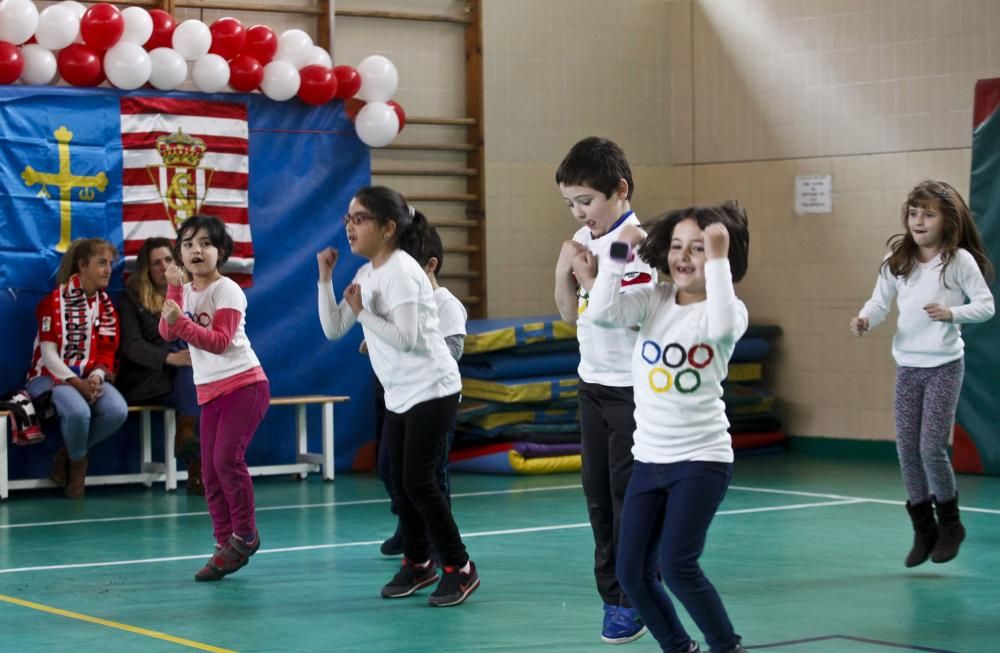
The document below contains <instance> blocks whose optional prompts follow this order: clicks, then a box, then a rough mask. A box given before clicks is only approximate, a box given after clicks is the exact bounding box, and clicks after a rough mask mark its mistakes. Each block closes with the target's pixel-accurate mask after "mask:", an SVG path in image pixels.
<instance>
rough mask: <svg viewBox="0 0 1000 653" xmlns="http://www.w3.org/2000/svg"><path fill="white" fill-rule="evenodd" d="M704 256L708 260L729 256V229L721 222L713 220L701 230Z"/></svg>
mask: <svg viewBox="0 0 1000 653" xmlns="http://www.w3.org/2000/svg"><path fill="white" fill-rule="evenodd" d="M702 235H703V238H704V239H705V258H706V259H708V260H709V261H711V260H713V259H718V258H726V257H727V256H729V230H728V229H726V225H724V224H722V223H721V222H713V223H712V224H710V225H708V226H707V227H705V229H704V231H702Z"/></svg>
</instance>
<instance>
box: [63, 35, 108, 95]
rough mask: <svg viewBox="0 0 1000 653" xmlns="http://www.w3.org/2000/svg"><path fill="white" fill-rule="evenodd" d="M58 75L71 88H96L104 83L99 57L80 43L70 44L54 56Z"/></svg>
mask: <svg viewBox="0 0 1000 653" xmlns="http://www.w3.org/2000/svg"><path fill="white" fill-rule="evenodd" d="M56 66H57V67H58V68H59V75H60V76H61V77H62V78H63V79H65V80H66V81H67V82H69V83H70V84H72V85H73V86H97V85H98V84H100V83H101V82H103V81H104V70H103V69H102V68H101V57H100V56H99V55H98V54H97V53H96V52H94V50H93V49H91V48H88V47H87V46H86V45H84V44H82V43H70V44H69V45H67V46H66V47H65V48H63V49H62V50H60V51H59V54H58V55H57V56H56Z"/></svg>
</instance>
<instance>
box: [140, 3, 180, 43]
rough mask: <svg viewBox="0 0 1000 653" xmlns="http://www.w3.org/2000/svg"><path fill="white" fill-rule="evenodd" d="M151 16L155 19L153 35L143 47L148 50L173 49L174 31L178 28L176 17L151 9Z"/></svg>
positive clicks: (160, 10)
mask: <svg viewBox="0 0 1000 653" xmlns="http://www.w3.org/2000/svg"><path fill="white" fill-rule="evenodd" d="M149 16H150V18H152V19H153V34H152V36H150V37H149V40H148V41H146V44H145V45H144V46H143V47H144V48H146V49H147V50H155V49H156V48H169V47H173V38H174V29H176V28H177V23H175V22H174V17H173V16H171V15H170V14H168V13H167V12H165V11H163V10H162V9H150V10H149Z"/></svg>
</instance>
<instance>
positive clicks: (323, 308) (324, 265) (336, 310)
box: [316, 247, 357, 340]
mask: <svg viewBox="0 0 1000 653" xmlns="http://www.w3.org/2000/svg"><path fill="white" fill-rule="evenodd" d="M338 257H339V255H338V252H337V250H335V249H334V248H332V247H327V248H326V249H324V250H322V251H320V252H317V254H316V265H317V267H318V268H319V281H318V282H317V290H318V293H319V294H318V296H317V306H318V307H319V323H320V325H321V326H322V327H323V335H325V336H326V338H327V340H339V339H340V338H343V337H344V334H346V333H347V332H348V331H350V330H351V327H352V326H354V323H355V322H357V318H356V317H355V315H354V311H352V310H351V308H350V306H348V305H347V302H346V301H343V302H341V303H340V304H337V298H336V297H335V296H334V294H333V283H332V279H333V268H334V266H335V265H337V258H338Z"/></svg>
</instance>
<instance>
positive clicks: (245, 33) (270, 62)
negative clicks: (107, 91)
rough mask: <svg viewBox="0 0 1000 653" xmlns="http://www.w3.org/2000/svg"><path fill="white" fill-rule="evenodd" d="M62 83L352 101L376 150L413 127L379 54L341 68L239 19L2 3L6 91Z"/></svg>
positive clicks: (305, 41)
mask: <svg viewBox="0 0 1000 653" xmlns="http://www.w3.org/2000/svg"><path fill="white" fill-rule="evenodd" d="M60 79H62V80H63V81H65V82H66V83H67V84H71V85H73V86H97V85H99V84H101V83H102V82H104V81H105V80H107V82H108V83H109V84H111V85H112V86H115V87H116V88H120V89H124V90H132V89H137V88H139V87H141V86H144V85H146V84H148V85H150V86H152V87H154V88H157V89H159V90H161V91H172V90H174V89H177V88H178V87H179V86H180V85H181V84H183V83H184V82H185V81H187V80H188V79H190V81H191V83H192V84H193V85H194V87H195V88H196V89H197V90H199V91H201V92H203V93H218V92H220V91H226V90H232V91H236V92H241V93H252V92H255V91H258V90H259V91H260V92H262V93H263V94H264V95H266V96H267V97H269V98H270V99H272V100H275V101H278V102H283V101H286V100H291V99H292V98H296V97H297V98H298V99H299V100H301V101H302V102H305V103H306V104H310V105H313V106H319V105H322V104H326V103H327V102H331V101H333V100H342V101H345V102H346V103H347V108H348V115H350V116H351V117H352V119H353V120H354V123H355V127H356V129H357V132H358V137H359V138H360V139H361V140H362V141H363V142H364V143H365V144H366V145H368V146H369V147H382V146H384V145H387V144H389V143H390V142H392V140H393V139H394V138H396V135H397V134H398V133H399V132H400V131H401V130H402V129H403V126H404V125H405V124H406V113H405V112H404V111H403V107H401V106H400V105H399V104H398V103H397V102H394V101H393V100H392V99H391V98H392V95H393V94H394V93H395V92H396V87H397V86H398V84H399V74H398V73H397V71H396V67H395V66H394V65H393V63H392V62H391V61H390V60H389V59H387V58H385V57H383V56H381V55H372V56H369V57H367V58H365V59H364V60H363V61H361V63H360V64H358V66H357V68H354V67H351V66H334V65H333V61H332V59H331V58H330V54H329V53H328V52H327V51H326V50H324V49H323V48H321V47H319V46H317V45H315V44H314V43H313V40H312V38H311V37H310V36H309V35H308V34H306V33H305V32H303V31H302V30H300V29H289V30H285V31H284V32H282V33H281V34H276V33H275V32H274V30H272V29H271V28H270V27H268V26H267V25H253V26H251V27H244V26H243V24H242V23H240V21H239V20H237V19H235V18H230V17H226V18H219V19H218V20H216V21H214V22H213V23H212V24H211V25H206V24H205V23H203V22H202V21H200V20H194V19H191V20H185V21H183V22H181V23H177V22H175V21H174V18H173V17H172V16H171V15H170V14H169V13H167V12H165V11H163V10H161V9H150V10H148V11H147V10H146V9H144V8H142V7H127V8H125V9H123V10H120V11H119V9H118V8H117V7H115V6H114V5H111V4H108V3H106V2H102V3H99V4H95V5H92V6H91V7H89V8H87V7H84V6H83V5H82V4H80V3H79V2H77V1H76V0H63V1H62V2H59V3H57V4H53V5H50V6H48V7H46V8H45V9H43V10H42V11H41V12H39V11H38V9H37V8H36V7H35V4H34V3H33V2H32V0H0V84H14V83H15V82H20V83H22V84H26V85H46V84H56V83H58V81H59V80H60Z"/></svg>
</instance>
